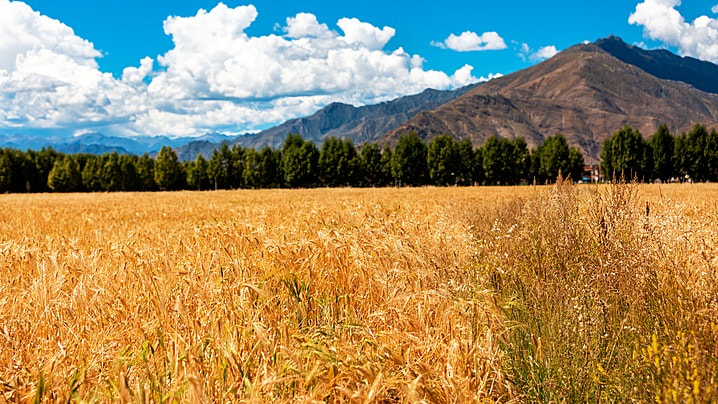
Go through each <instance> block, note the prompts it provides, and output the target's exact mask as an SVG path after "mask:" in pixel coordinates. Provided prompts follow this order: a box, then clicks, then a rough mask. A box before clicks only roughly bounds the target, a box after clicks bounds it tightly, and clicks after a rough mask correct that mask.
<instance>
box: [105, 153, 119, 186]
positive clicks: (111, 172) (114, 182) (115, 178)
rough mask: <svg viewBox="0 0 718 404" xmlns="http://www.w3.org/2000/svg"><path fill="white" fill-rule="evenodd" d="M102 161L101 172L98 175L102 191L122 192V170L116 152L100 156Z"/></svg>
mask: <svg viewBox="0 0 718 404" xmlns="http://www.w3.org/2000/svg"><path fill="white" fill-rule="evenodd" d="M102 160H103V163H102V171H101V173H100V183H101V184H102V189H103V190H105V191H109V192H115V191H120V190H122V168H121V166H120V156H119V154H117V152H112V153H110V154H105V155H103V156H102Z"/></svg>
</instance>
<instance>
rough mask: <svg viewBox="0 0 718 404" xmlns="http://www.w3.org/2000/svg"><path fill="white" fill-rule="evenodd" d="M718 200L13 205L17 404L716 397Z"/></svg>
mask: <svg viewBox="0 0 718 404" xmlns="http://www.w3.org/2000/svg"><path fill="white" fill-rule="evenodd" d="M646 201H648V202H649V207H650V212H649V213H648V215H646V212H645V202H646ZM717 201H718V187H717V186H713V185H692V186H661V187H658V186H613V187H601V188H595V187H571V186H567V185H559V186H557V187H539V188H534V187H519V188H464V189H460V188H446V189H440V188H422V189H380V190H351V189H349V190H336V189H335V190H311V191H290V190H273V191H237V192H209V193H191V192H182V193H164V194H85V195H3V196H0V397H4V399H5V400H7V401H32V400H35V399H41V400H43V401H67V400H80V401H131V402H136V401H152V402H166V401H182V402H184V401H199V402H203V401H204V402H217V401H248V402H251V401H254V402H266V401H291V402H303V401H325V402H336V401H340V402H341V401H352V402H355V401H356V402H365V401H384V402H386V401H388V402H420V401H426V402H466V401H501V402H506V401H512V400H514V401H543V402H550V401H561V400H568V401H602V400H603V401H606V400H608V401H630V400H638V401H654V400H661V401H673V402H687V401H691V400H693V401H695V402H700V401H715V400H717V399H718V392H717V390H716V387H715V386H716V385H718V376H717V375H718V359H717V358H718V340H717V338H718V337H716V335H718V327H717V326H716V324H715V323H716V320H715V319H716V318H718V279H717V278H718V276H717V272H716V267H717V266H718V258H717V257H718V234H717V233H718V231H717V230H716V229H717V227H716V226H717V225H716V223H718V205H717V203H718V202H717Z"/></svg>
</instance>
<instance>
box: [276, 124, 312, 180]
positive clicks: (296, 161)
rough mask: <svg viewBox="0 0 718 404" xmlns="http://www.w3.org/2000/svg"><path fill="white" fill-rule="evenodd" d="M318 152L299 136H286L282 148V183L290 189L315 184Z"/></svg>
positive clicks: (310, 143)
mask: <svg viewBox="0 0 718 404" xmlns="http://www.w3.org/2000/svg"><path fill="white" fill-rule="evenodd" d="M318 160H319V150H318V149H317V146H316V145H315V144H314V143H313V142H311V141H304V140H303V139H302V137H301V136H300V135H292V134H290V135H289V136H287V139H286V140H285V142H284V146H282V167H283V171H284V181H285V183H286V184H287V186H289V187H291V188H308V187H312V186H314V185H315V184H316V179H317V177H316V174H317V165H318Z"/></svg>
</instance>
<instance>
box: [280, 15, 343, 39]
mask: <svg viewBox="0 0 718 404" xmlns="http://www.w3.org/2000/svg"><path fill="white" fill-rule="evenodd" d="M284 32H286V33H287V36H288V37H289V38H305V37H315V38H325V37H330V36H332V32H331V31H329V27H327V24H320V23H319V21H317V17H316V16H315V15H314V14H309V13H299V14H297V15H296V16H295V17H289V18H287V26H286V27H285V28H284Z"/></svg>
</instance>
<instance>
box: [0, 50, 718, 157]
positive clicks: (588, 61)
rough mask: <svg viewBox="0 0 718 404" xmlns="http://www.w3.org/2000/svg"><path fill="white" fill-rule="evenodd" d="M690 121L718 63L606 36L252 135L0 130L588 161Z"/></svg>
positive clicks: (144, 148) (2, 143)
mask: <svg viewBox="0 0 718 404" xmlns="http://www.w3.org/2000/svg"><path fill="white" fill-rule="evenodd" d="M696 123H701V124H705V125H708V126H718V66H717V65H715V64H712V63H709V62H704V61H701V60H698V59H694V58H690V57H680V56H677V55H674V54H673V53H671V52H669V51H667V50H644V49H641V48H638V47H635V46H631V45H628V44H626V43H625V42H623V41H622V40H621V39H620V38H617V37H614V36H610V37H608V38H604V39H599V40H598V41H596V42H595V43H587V44H580V45H575V46H573V47H571V48H568V49H566V50H565V51H563V52H561V53H559V54H558V55H556V56H555V57H553V58H551V59H549V60H547V61H544V62H543V63H540V64H538V65H535V66H532V67H530V68H528V69H524V70H521V71H518V72H515V73H513V74H510V75H507V76H504V77H501V78H498V79H494V80H491V81H489V82H486V83H483V84H480V85H472V86H468V87H464V88H460V89H457V90H454V91H438V90H431V89H429V90H426V91H424V92H422V93H420V94H416V95H411V96H407V97H401V98H397V99H395V100H393V101H388V102H383V103H380V104H376V105H368V106H362V107H355V106H352V105H347V104H341V103H333V104H330V105H328V106H327V107H325V108H323V109H321V110H319V111H317V112H316V113H315V114H313V115H311V116H309V117H305V118H299V119H292V120H289V121H287V122H285V123H283V124H281V125H279V126H276V127H273V128H270V129H267V130H264V131H262V132H259V133H255V134H250V135H241V136H236V137H232V136H226V135H223V134H218V133H212V134H207V135H204V136H201V137H198V138H180V139H170V138H167V137H138V138H132V139H128V138H119V137H109V136H104V135H102V134H99V133H89V134H85V135H82V136H78V137H73V138H69V139H68V138H47V137H46V138H41V137H40V138H38V137H25V136H22V135H2V134H0V147H15V148H19V149H27V148H31V149H39V148H41V147H43V146H51V147H53V148H55V149H57V150H59V151H64V152H69V153H77V152H82V153H105V152H111V151H117V152H120V153H134V154H142V153H150V154H153V153H156V152H157V151H159V149H160V147H161V146H163V145H167V146H171V147H173V148H175V150H177V152H178V156H179V157H180V159H182V160H190V159H194V158H195V157H196V156H197V155H198V154H199V153H202V154H203V155H204V156H205V157H209V156H210V155H211V153H212V151H213V150H214V149H215V148H217V147H219V146H220V145H221V144H223V143H226V144H228V145H233V144H238V145H241V146H245V147H254V148H257V149H258V148H261V147H263V146H270V147H274V148H278V147H281V146H282V144H283V142H284V139H285V138H286V136H287V135H288V134H289V133H298V134H300V135H301V136H302V137H303V138H305V139H309V140H313V141H314V142H316V143H321V142H322V141H323V140H324V139H326V138H327V137H329V136H336V137H339V138H348V139H350V140H352V141H353V142H354V143H355V144H361V143H363V142H378V143H380V144H394V143H395V142H396V141H397V140H398V138H399V136H401V135H402V134H403V133H407V132H409V131H416V132H417V133H418V134H419V135H420V136H421V137H422V138H424V139H427V140H428V139H430V138H432V137H433V136H436V135H437V134H444V133H446V134H450V135H452V136H454V137H455V138H457V139H464V138H468V139H470V140H471V141H472V142H473V143H474V144H475V145H480V144H482V143H483V142H484V141H485V140H486V139H487V138H488V137H489V136H492V135H498V136H503V137H508V138H514V137H519V136H520V137H524V138H525V139H526V141H527V143H528V144H529V145H530V146H533V145H536V144H538V143H540V142H541V141H542V140H543V139H544V138H546V137H547V136H550V135H553V134H555V133H563V134H564V135H565V136H566V138H567V139H568V141H569V143H570V144H572V145H577V146H579V147H580V148H581V149H582V150H583V151H584V153H585V155H586V156H587V157H588V158H589V160H590V159H597V158H598V154H599V153H600V148H601V144H602V142H603V140H604V139H606V138H607V137H608V136H610V135H611V134H612V133H613V132H615V131H616V130H618V129H620V128H621V127H623V126H625V125H631V126H633V127H635V128H637V129H639V130H640V131H641V133H643V134H644V135H645V136H648V135H650V134H652V133H654V132H655V131H656V129H657V128H658V126H659V125H661V124H666V125H668V127H669V129H671V130H672V131H673V132H674V133H680V132H682V131H686V130H688V129H690V127H692V126H693V125H695V124H696Z"/></svg>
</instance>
